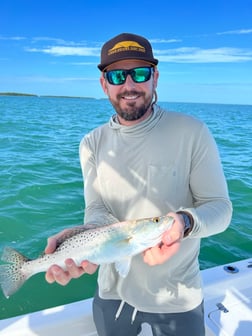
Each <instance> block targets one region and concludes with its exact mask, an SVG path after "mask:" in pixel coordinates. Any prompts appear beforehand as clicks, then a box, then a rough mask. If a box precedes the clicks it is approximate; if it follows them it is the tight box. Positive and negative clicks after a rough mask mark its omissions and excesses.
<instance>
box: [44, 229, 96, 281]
mask: <svg viewBox="0 0 252 336" xmlns="http://www.w3.org/2000/svg"><path fill="white" fill-rule="evenodd" d="M69 230H71V229H69ZM67 231H68V230H64V231H62V232H60V233H58V234H57V235H55V236H53V237H50V238H48V240H47V246H46V248H45V253H53V252H54V250H55V249H56V247H57V242H58V240H60V239H61V237H62V236H64V235H65V234H66V232H67ZM65 265H66V270H63V269H62V268H61V267H59V266H58V265H52V266H51V267H50V268H49V269H48V271H47V272H46V276H45V278H46V281H47V282H48V283H53V282H57V283H58V284H60V285H62V286H65V285H67V284H68V283H69V281H70V280H71V279H76V278H79V277H80V276H81V275H83V274H84V273H88V274H93V273H95V271H96V270H97V268H98V265H95V264H92V263H90V262H88V261H87V260H84V261H82V263H81V265H80V266H77V265H76V264H75V263H74V261H73V260H72V259H66V260H65Z"/></svg>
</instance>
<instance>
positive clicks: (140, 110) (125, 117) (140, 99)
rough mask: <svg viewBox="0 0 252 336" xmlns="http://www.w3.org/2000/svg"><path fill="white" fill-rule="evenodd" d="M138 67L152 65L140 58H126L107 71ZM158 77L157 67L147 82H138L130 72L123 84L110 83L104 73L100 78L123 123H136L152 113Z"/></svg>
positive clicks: (112, 65)
mask: <svg viewBox="0 0 252 336" xmlns="http://www.w3.org/2000/svg"><path fill="white" fill-rule="evenodd" d="M138 67H151V65H150V64H149V63H147V62H144V61H139V60H124V61H120V62H116V63H113V64H111V65H110V66H109V67H108V68H107V69H106V71H110V70H117V69H123V70H129V69H133V68H138ZM157 79H158V70H157V69H155V71H154V72H153V71H152V74H151V76H150V79H149V80H147V81H146V82H142V83H136V82H135V81H134V80H133V79H132V78H131V75H130V74H129V75H128V76H127V77H126V80H125V82H124V83H123V84H121V85H113V84H110V83H109V82H108V80H107V79H106V78H104V76H103V74H102V76H101V78H100V81H101V85H102V88H103V90H104V92H105V93H106V94H107V95H108V97H109V99H110V102H111V104H112V105H113V107H114V109H115V110H116V112H117V114H118V119H119V122H120V123H121V124H124V125H132V124H136V123H138V122H139V121H141V120H144V119H146V118H147V117H148V116H149V115H150V113H151V103H152V100H153V95H154V91H155V89H156V87H157Z"/></svg>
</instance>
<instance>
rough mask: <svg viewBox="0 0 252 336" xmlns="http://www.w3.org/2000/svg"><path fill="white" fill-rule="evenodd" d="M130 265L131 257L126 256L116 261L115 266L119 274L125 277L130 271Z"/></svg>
mask: <svg viewBox="0 0 252 336" xmlns="http://www.w3.org/2000/svg"><path fill="white" fill-rule="evenodd" d="M130 265H131V258H125V259H121V260H119V261H116V262H115V268H116V270H117V272H118V273H119V275H120V276H121V277H123V278H125V277H126V276H127V274H128V273H129V269H130Z"/></svg>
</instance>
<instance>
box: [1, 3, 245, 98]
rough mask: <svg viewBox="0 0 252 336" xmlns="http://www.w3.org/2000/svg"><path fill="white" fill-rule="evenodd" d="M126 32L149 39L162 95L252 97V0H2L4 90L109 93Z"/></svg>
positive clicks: (96, 95)
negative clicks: (118, 39) (109, 62)
mask: <svg viewBox="0 0 252 336" xmlns="http://www.w3.org/2000/svg"><path fill="white" fill-rule="evenodd" d="M121 32H131V33H136V34H140V35H143V36H145V37H146V38H148V39H149V40H150V41H151V43H152V46H153V50H154V56H155V57H156V58H158V59H159V61H160V62H159V71H160V79H159V84H158V97H159V100H160V101H169V102H206V103H230V104H252V0H188V1H185V0H184V1H182V0H176V1H175V0H160V1H159V0H153V1H149V0H145V1H137V0H134V1H132V0H127V1H118V0H111V1H109V0H104V1H97V0H92V1H90V0H72V1H70V0H2V1H0V92H7V91H8V92H9V91H11V92H25V93H35V94H38V95H69V96H84V97H94V98H104V97H105V95H104V94H103V92H102V89H101V87H100V84H99V76H100V73H99V70H98V69H97V64H98V63H99V57H100V48H101V46H102V44H103V43H104V42H105V41H106V40H108V39H110V38H111V37H113V36H115V35H117V34H119V33H121Z"/></svg>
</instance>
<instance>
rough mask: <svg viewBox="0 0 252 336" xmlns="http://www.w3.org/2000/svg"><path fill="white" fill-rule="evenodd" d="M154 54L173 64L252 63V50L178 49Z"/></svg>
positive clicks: (157, 51)
mask: <svg viewBox="0 0 252 336" xmlns="http://www.w3.org/2000/svg"><path fill="white" fill-rule="evenodd" d="M154 54H155V57H157V58H158V59H159V60H160V61H161V62H173V63H231V62H233V63H235V62H246V61H252V50H246V49H238V48H215V49H200V48H177V49H169V50H156V51H155V52H154Z"/></svg>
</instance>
